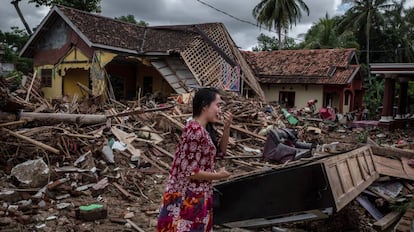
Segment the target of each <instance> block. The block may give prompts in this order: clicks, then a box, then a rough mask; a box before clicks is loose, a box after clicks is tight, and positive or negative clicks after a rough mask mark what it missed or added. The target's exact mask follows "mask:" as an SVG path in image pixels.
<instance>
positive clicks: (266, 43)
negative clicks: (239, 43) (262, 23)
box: [252, 33, 279, 51]
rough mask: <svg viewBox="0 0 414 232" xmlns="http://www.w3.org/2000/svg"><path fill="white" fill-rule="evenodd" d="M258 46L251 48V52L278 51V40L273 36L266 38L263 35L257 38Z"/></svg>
mask: <svg viewBox="0 0 414 232" xmlns="http://www.w3.org/2000/svg"><path fill="white" fill-rule="evenodd" d="M257 41H258V43H259V44H258V45H257V46H255V47H253V48H252V50H253V51H272V50H278V49H279V40H278V39H277V38H276V37H275V36H272V37H270V36H267V35H265V34H263V33H260V35H259V36H258V37H257Z"/></svg>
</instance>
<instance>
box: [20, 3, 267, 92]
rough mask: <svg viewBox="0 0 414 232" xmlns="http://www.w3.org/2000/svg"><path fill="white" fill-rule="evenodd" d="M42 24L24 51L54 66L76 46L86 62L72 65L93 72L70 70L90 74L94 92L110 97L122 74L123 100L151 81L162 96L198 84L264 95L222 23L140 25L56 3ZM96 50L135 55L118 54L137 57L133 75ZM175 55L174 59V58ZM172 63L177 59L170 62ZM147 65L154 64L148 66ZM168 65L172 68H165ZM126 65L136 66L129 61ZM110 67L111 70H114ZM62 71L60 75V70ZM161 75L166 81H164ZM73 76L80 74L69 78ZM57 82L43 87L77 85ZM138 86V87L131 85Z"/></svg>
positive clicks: (146, 89)
mask: <svg viewBox="0 0 414 232" xmlns="http://www.w3.org/2000/svg"><path fill="white" fill-rule="evenodd" d="M38 28H39V30H37V31H36V32H35V34H33V35H32V37H31V38H30V39H29V41H28V42H27V43H26V45H25V47H24V48H23V49H22V51H21V53H20V55H21V56H24V57H28V58H33V59H34V63H35V66H36V67H38V66H42V65H53V66H55V67H54V68H55V69H56V68H57V67H56V65H58V64H60V62H62V58H63V57H65V56H66V55H69V54H68V53H69V52H70V51H71V49H73V48H76V49H77V50H76V51H78V50H79V51H80V52H82V53H83V54H84V55H85V57H87V58H88V60H87V61H88V62H86V61H79V60H71V61H70V62H71V63H73V64H72V65H73V67H72V68H76V69H81V68H83V69H84V70H88V66H89V76H87V72H85V73H84V74H82V73H80V72H81V70H77V71H73V72H72V73H75V74H76V75H82V76H83V77H82V78H88V80H89V81H88V83H86V81H83V83H82V85H84V86H86V88H87V89H88V90H89V91H91V92H92V93H93V95H95V96H96V95H104V96H105V95H108V94H109V97H110V98H112V97H115V96H113V95H114V91H113V89H112V87H113V86H111V85H112V81H111V82H108V80H109V79H110V78H114V77H115V76H118V77H120V78H122V79H121V80H117V79H112V80H114V83H115V87H117V88H118V90H117V92H118V93H117V95H118V97H122V98H125V99H132V98H133V96H135V97H137V91H138V90H139V88H140V87H141V88H142V90H143V93H144V92H149V90H150V89H151V85H152V93H162V94H163V95H167V94H170V93H171V92H175V93H179V94H182V93H186V92H190V91H191V90H192V89H193V88H197V87H199V86H215V87H218V88H221V89H226V90H230V91H233V92H237V93H239V94H244V93H247V92H250V93H251V94H252V95H255V96H257V97H258V98H260V99H264V94H263V91H262V89H261V87H260V85H259V83H258V81H257V80H256V79H255V77H254V75H253V73H252V72H251V70H250V69H249V67H248V65H247V63H246V61H245V60H244V58H243V56H242V55H241V54H240V51H239V50H238V49H237V47H236V45H235V44H234V41H233V40H232V39H231V37H230V35H229V34H228V32H227V31H226V29H225V27H224V25H223V24H221V23H205V24H197V25H177V26H157V27H141V26H138V25H135V24H130V23H126V22H122V21H120V20H115V19H111V18H107V17H102V16H100V15H95V14H91V13H87V12H82V11H79V10H75V9H72V8H68V7H63V6H55V7H53V8H52V9H51V11H50V12H49V14H48V15H47V16H46V17H45V19H44V20H43V21H42V23H41V24H40V26H39V27H38ZM97 52H98V53H102V52H103V53H106V54H110V53H111V54H115V55H114V56H110V57H111V58H112V59H113V58H115V57H117V60H116V62H125V64H123V65H126V66H128V64H131V60H128V59H118V58H120V57H133V59H135V60H136V61H139V62H132V63H135V64H136V65H135V70H136V72H135V74H134V73H133V71H131V72H130V73H128V75H127V76H124V75H125V73H116V72H115V71H116V70H119V69H118V68H114V67H113V65H114V63H112V64H110V65H111V66H112V67H106V65H107V64H109V63H110V61H111V60H112V59H110V60H106V61H102V60H101V59H102V57H101V54H100V55H97ZM171 60H174V61H173V62H170V61H171ZM177 61H178V63H177ZM65 62H68V61H65ZM82 62H85V65H86V66H82V65H80V63H82ZM172 63H174V64H173V65H171V64H172ZM164 64H166V65H164ZM176 64H180V65H178V66H177V65H176ZM146 65H150V66H151V65H152V67H151V68H148V67H147V66H146ZM164 66H168V68H167V69H165V68H164ZM180 66H181V67H180ZM141 68H142V69H141ZM154 68H155V69H156V70H157V71H158V73H157V74H155V73H154ZM128 69H131V70H132V69H133V68H132V66H128ZM108 70H110V71H111V73H110V75H109V74H108ZM64 71H65V70H64ZM166 71H167V72H166ZM57 72H58V70H54V72H53V76H54V77H58V76H57V75H55V74H56V73H57ZM147 72H148V73H147ZM58 74H59V76H62V74H61V73H58ZM188 74H190V75H188ZM160 76H162V77H163V78H164V79H165V80H164V81H162V80H161V79H160V78H159V77H160ZM172 77H173V78H172ZM68 79H69V78H68ZM72 79H73V78H72ZM134 79H136V82H135V83H133V82H134V81H133V80H134ZM151 79H152V81H151ZM82 80H84V79H82ZM74 81H77V79H76V80H73V81H72V82H70V83H73V82H74ZM55 82H56V83H53V87H52V86H50V87H49V88H53V90H51V89H49V90H47V89H46V91H44V94H45V96H46V97H49V98H56V97H61V96H62V95H64V94H67V93H68V92H70V93H71V95H72V94H73V93H74V92H75V90H74V89H77V88H76V87H70V88H67V89H65V88H64V87H63V88H62V87H61V88H62V90H59V86H56V85H59V84H60V83H58V80H57V81H55ZM64 82H65V81H63V83H62V85H64ZM166 83H168V85H170V87H168V85H166ZM55 84H56V85H55ZM67 85H68V84H67ZM144 85H147V86H144ZM69 86H70V85H69ZM121 86H123V88H121ZM134 87H135V88H136V89H133V88H134ZM55 88H57V89H55ZM121 89H122V90H121ZM171 89H173V90H174V91H171ZM65 90H66V92H67V93H65ZM78 95H79V94H78ZM82 96H85V95H82ZM71 97H73V96H71ZM162 97H165V96H162Z"/></svg>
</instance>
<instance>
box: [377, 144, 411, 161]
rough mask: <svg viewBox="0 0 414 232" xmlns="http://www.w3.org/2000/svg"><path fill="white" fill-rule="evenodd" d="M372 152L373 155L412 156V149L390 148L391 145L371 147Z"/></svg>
mask: <svg viewBox="0 0 414 232" xmlns="http://www.w3.org/2000/svg"><path fill="white" fill-rule="evenodd" d="M371 149H372V152H373V153H374V154H375V155H381V156H395V157H407V158H411V157H413V156H414V151H413V150H405V149H400V148H392V147H376V146H372V147H371Z"/></svg>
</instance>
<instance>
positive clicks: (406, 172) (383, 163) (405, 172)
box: [374, 155, 414, 180]
mask: <svg viewBox="0 0 414 232" xmlns="http://www.w3.org/2000/svg"><path fill="white" fill-rule="evenodd" d="M409 160H410V159H409V158H406V157H401V158H400V159H394V158H388V157H384V156H379V155H374V162H375V166H376V167H377V169H378V173H379V174H382V175H386V176H393V177H399V178H404V179H409V180H414V168H412V167H410V166H409V165H408V161H409Z"/></svg>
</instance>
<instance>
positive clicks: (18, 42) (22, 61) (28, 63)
mask: <svg viewBox="0 0 414 232" xmlns="http://www.w3.org/2000/svg"><path fill="white" fill-rule="evenodd" d="M11 29H12V31H11V32H2V31H0V44H3V48H4V50H5V51H4V56H3V61H4V62H8V63H13V64H15V66H16V69H17V70H18V71H21V72H23V73H26V74H27V73H29V72H31V71H32V60H31V59H27V58H22V57H19V55H18V54H19V52H20V50H21V49H22V48H23V46H24V45H25V44H26V42H27V41H28V39H29V35H28V34H27V32H26V31H25V30H22V29H19V28H17V27H12V28H11Z"/></svg>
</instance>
